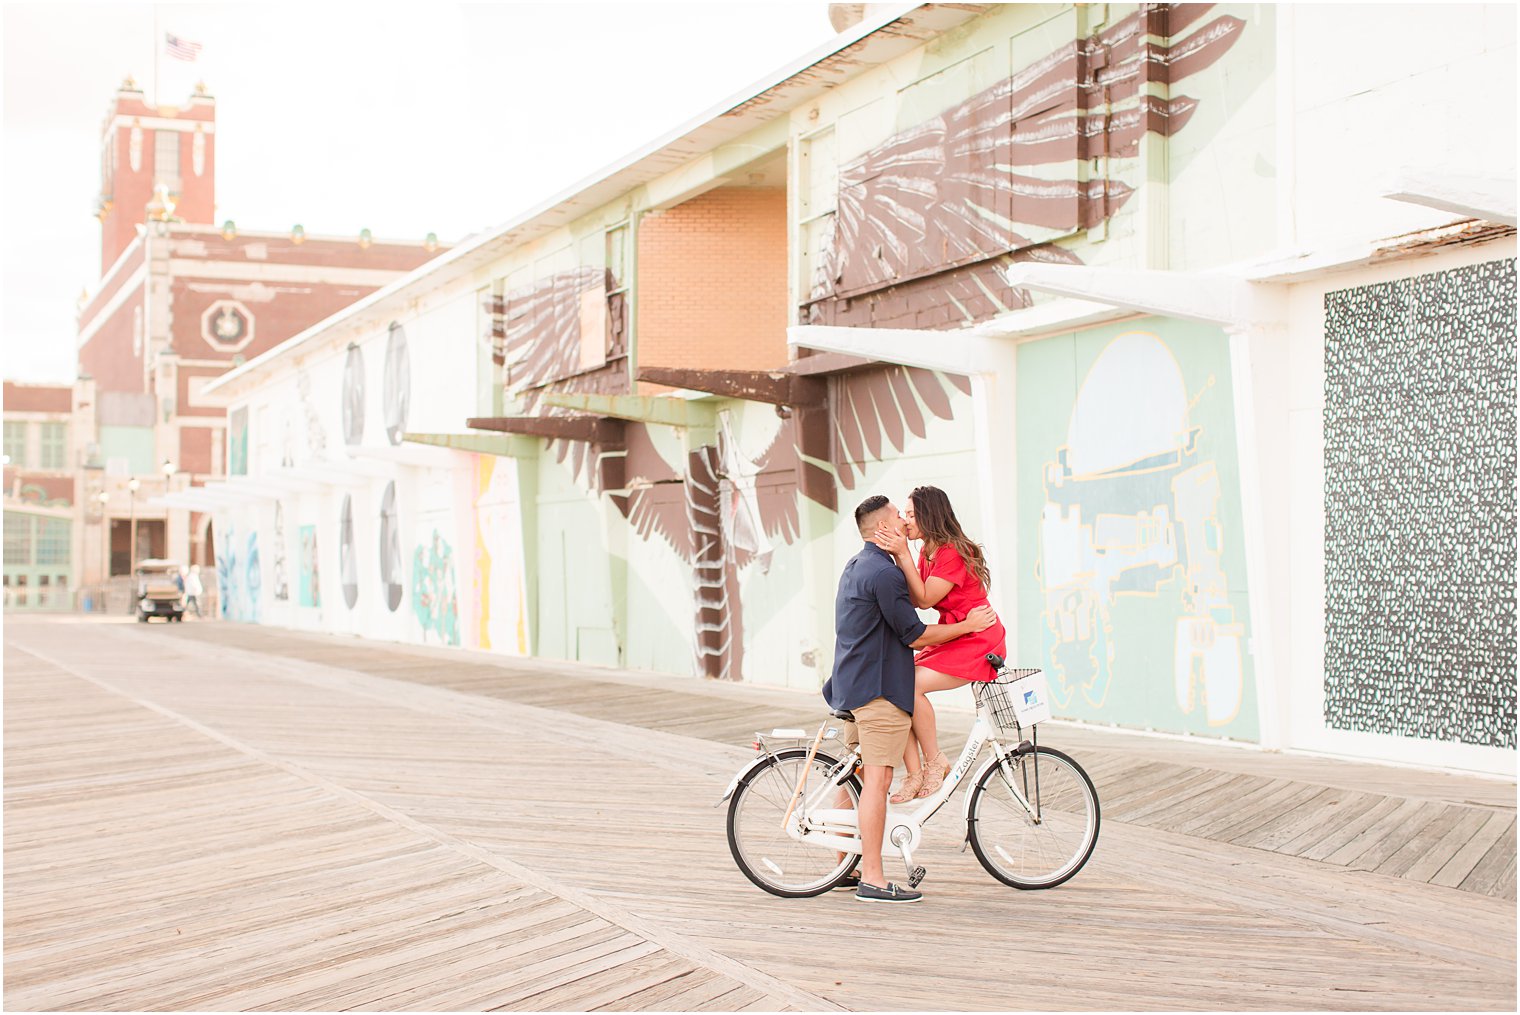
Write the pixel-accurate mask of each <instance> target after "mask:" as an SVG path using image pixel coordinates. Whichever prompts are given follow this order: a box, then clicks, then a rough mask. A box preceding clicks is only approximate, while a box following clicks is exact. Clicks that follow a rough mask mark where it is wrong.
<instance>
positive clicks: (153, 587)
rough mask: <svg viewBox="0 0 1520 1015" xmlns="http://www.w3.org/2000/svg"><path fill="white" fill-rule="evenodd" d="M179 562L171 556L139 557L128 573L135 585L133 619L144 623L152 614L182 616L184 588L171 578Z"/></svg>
mask: <svg viewBox="0 0 1520 1015" xmlns="http://www.w3.org/2000/svg"><path fill="white" fill-rule="evenodd" d="M178 576H179V563H178V562H177V561H173V560H157V559H149V560H140V561H138V562H137V571H136V572H135V573H134V574H133V576H132V581H133V584H134V585H135V586H136V588H137V619H138V620H139V621H141V622H142V623H144V624H146V623H147V622H148V621H149V620H151V619H152V618H154V617H163V618H164V620H166V621H175V620H180V621H182V620H184V619H185V601H184V600H185V595H184V591H183V590H182V589H181V588H180V586H179V585H178V584H177V583H176V582H175V580H174V579H175V578H177V577H178Z"/></svg>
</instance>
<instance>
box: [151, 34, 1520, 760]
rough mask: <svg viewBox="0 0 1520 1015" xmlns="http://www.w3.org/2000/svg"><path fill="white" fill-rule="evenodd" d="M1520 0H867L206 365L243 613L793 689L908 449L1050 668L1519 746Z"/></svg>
mask: <svg viewBox="0 0 1520 1015" xmlns="http://www.w3.org/2000/svg"><path fill="white" fill-rule="evenodd" d="M1513 19H1514V13H1513V10H1512V9H1510V8H1502V7H1473V8H1461V9H1457V10H1454V11H1445V12H1442V13H1440V14H1439V15H1438V14H1437V13H1436V12H1435V11H1434V10H1432V11H1430V12H1421V11H1416V10H1412V9H1408V8H1399V9H1398V10H1397V11H1396V12H1394V11H1393V10H1392V9H1390V12H1388V16H1387V17H1383V18H1371V19H1369V18H1367V17H1365V16H1364V14H1362V13H1358V9H1352V8H1341V7H1324V8H1318V7H1316V8H1309V7H1274V6H1271V5H1207V4H1203V5H1139V6H1136V5H1128V6H1126V5H1078V6H1069V5H1064V6H1063V5H1033V4H1019V5H954V6H941V5H922V6H920V7H918V8H915V9H913V10H912V11H911V12H909V13H906V14H905V13H902V12H901V11H900V10H894V11H891V12H886V13H880V12H876V13H870V14H868V15H867V18H866V20H865V21H862V22H860V23H858V24H855V25H853V26H851V27H848V28H846V29H845V30H844V31H843V32H842V33H841V35H840V36H839V37H838V39H837V40H835V42H833V43H832V44H830V45H829V46H826V47H824V48H823V49H821V50H819V51H817V52H814V53H811V54H808V55H807V56H805V57H804V58H802V59H800V60H799V61H797V62H796V63H795V64H793V65H791V66H789V67H787V68H784V69H783V70H782V71H781V72H779V73H778V74H777V75H776V76H775V77H774V78H773V79H772V80H770V81H768V82H766V83H764V84H762V85H761V86H759V87H758V88H757V89H756V90H755V91H753V92H751V93H746V94H745V95H742V96H738V97H735V98H734V99H732V100H730V101H728V102H725V103H724V104H722V105H721V106H719V107H717V108H716V109H715V110H714V111H713V112H712V113H711V114H710V115H708V116H705V117H703V118H700V119H699V120H697V121H694V122H693V123H692V124H689V125H688V126H687V127H685V128H683V129H682V130H680V131H677V132H675V133H673V134H672V135H670V136H668V137H665V138H662V139H659V140H658V141H656V142H654V143H652V144H651V145H650V146H648V147H646V148H645V149H642V150H641V152H640V153H638V154H636V155H635V156H632V157H630V158H628V159H625V160H624V161H622V162H620V163H617V164H615V165H614V166H612V167H610V168H609V169H608V170H607V171H606V172H605V173H603V174H601V175H600V176H599V177H597V178H596V179H595V180H594V181H593V182H591V183H590V184H588V185H586V186H583V187H580V188H577V189H576V190H574V191H571V192H567V193H566V194H564V195H561V196H560V197H559V198H557V199H556V200H555V201H553V202H550V204H549V205H548V206H546V208H545V209H544V210H540V211H538V212H535V213H534V214H532V215H529V216H526V217H524V218H522V219H519V220H516V221H513V222H510V223H508V224H507V225H505V226H503V227H502V228H501V229H499V230H497V231H495V232H493V233H490V234H488V235H486V236H484V237H482V238H480V239H478V240H476V241H475V242H474V243H472V244H470V245H469V246H468V247H463V248H459V249H457V250H455V251H451V252H450V254H449V255H447V256H445V257H441V258H439V260H438V261H437V262H435V263H434V264H433V265H431V266H429V268H428V269H427V270H426V271H423V272H418V273H416V274H414V275H412V276H409V277H408V278H406V279H404V280H402V281H400V282H397V283H395V284H393V285H392V286H389V287H387V288H385V289H382V290H380V291H379V292H376V293H375V294H373V295H372V296H371V297H369V298H368V299H367V300H365V301H363V302H361V303H359V304H356V305H355V306H354V307H352V308H350V310H348V311H345V312H344V313H343V314H340V315H338V316H337V317H335V318H333V319H331V320H329V321H326V322H324V323H322V324H321V325H318V326H316V327H314V328H311V329H308V330H307V331H305V332H303V333H302V334H300V335H298V336H296V337H295V338H293V339H291V340H290V341H289V342H287V343H285V344H284V345H282V346H280V347H278V348H276V349H274V350H272V351H271V352H269V353H267V354H265V355H264V356H262V357H260V358H258V359H256V360H253V361H251V362H249V363H248V364H246V365H245V366H243V367H241V368H239V369H237V370H236V371H234V372H233V373H231V374H229V375H228V376H227V377H225V378H223V379H221V380H219V381H216V382H214V383H213V384H212V385H210V388H211V393H212V394H214V395H215V396H217V397H223V398H226V399H227V400H228V403H229V405H230V406H231V407H232V418H233V419H234V421H236V420H239V419H241V420H245V421H246V425H247V426H248V427H249V428H250V429H249V438H248V442H249V444H248V446H249V448H250V449H257V450H249V451H247V452H246V455H247V459H246V460H247V462H248V463H249V464H248V471H247V476H246V478H243V479H238V478H233V479H229V480H228V481H227V483H225V484H219V485H213V486H212V487H211V488H209V489H207V490H204V491H201V492H199V493H197V494H194V495H185V499H181V500H180V501H179V503H181V504H183V505H186V506H187V507H190V506H193V507H195V509H197V510H202V511H206V512H209V513H211V514H212V515H213V516H214V518H215V525H216V529H217V532H218V536H217V539H218V541H219V544H220V542H221V540H222V539H223V536H222V533H224V532H226V533H229V534H230V535H229V537H228V538H230V539H232V540H233V541H234V542H236V544H237V546H238V551H239V554H240V556H238V557H237V558H235V559H234V561H233V565H234V566H230V567H229V568H228V569H227V570H226V572H225V574H220V573H219V577H220V578H221V579H222V580H223V581H224V582H225V583H226V590H227V593H228V595H227V598H226V600H225V602H226V604H227V611H228V612H227V615H228V616H229V617H236V618H240V619H246V620H258V621H261V622H270V623H279V624H287V625H291V626H298V627H309V628H313V629H322V630H334V631H352V632H355V633H360V634H364V635H368V636H373V637H382V638H392V639H399V640H411V641H437V642H441V643H443V644H451V645H460V646H465V647H472V648H481V649H489V650H492V651H505V652H509V653H531V654H537V655H543V656H549V657H554V658H566V659H582V660H587V661H592V662H600V663H605V664H610V665H624V666H631V667H636V668H650V669H656V670H664V671H668V672H677V673H694V674H699V675H703V676H708V677H715V678H724V679H742V680H748V681H754V682H761V683H771V684H780V685H787V686H793V687H799V688H808V689H813V688H817V687H818V686H819V685H820V684H821V683H822V681H823V679H825V678H826V677H827V675H828V673H829V667H830V663H831V658H830V657H831V652H832V647H833V635H832V631H833V618H832V616H831V611H830V609H829V604H830V603H832V602H833V590H834V584H835V581H836V579H837V574H838V570H839V567H840V566H841V565H842V563H843V562H844V560H845V559H847V558H848V557H849V556H850V555H851V554H852V553H854V552H855V551H856V550H857V549H858V547H859V537H858V536H857V535H856V533H855V532H854V525H853V520H852V517H851V512H852V509H853V506H854V505H855V503H857V502H858V501H859V500H861V499H863V498H864V497H865V496H867V495H868V494H871V493H876V492H882V493H887V494H888V495H890V496H892V497H893V498H894V500H895V501H897V502H898V503H899V505H901V504H902V503H903V501H904V500H905V498H906V495H907V492H908V491H909V490H911V489H912V488H913V487H915V486H918V485H923V484H932V485H936V486H940V487H942V488H943V489H944V490H945V491H946V492H947V493H948V494H949V495H950V498H951V500H952V502H953V503H954V505H955V507H956V510H957V513H958V515H959V516H960V519H961V521H962V523H963V525H964V526H965V528H966V529H967V531H968V532H970V533H971V534H972V535H973V536H974V537H975V538H976V539H978V540H979V541H980V542H982V543H983V544H984V545H985V547H986V549H987V552H988V555H989V558H990V562H991V565H992V574H993V587H992V598H993V602H994V605H995V606H997V607H998V609H999V612H1000V614H1001V616H1002V618H1003V621H1004V624H1005V626H1006V627H1007V629H1008V632H1009V641H1010V644H1009V650H1010V654H1011V655H1012V656H1013V657H1014V658H1017V659H1019V660H1020V661H1022V662H1023V663H1025V664H1026V665H1038V666H1041V667H1043V668H1044V669H1045V670H1046V672H1047V674H1048V675H1049V677H1050V681H1051V686H1052V691H1053V694H1054V696H1055V699H1056V701H1055V707H1056V712H1057V714H1058V715H1059V716H1062V717H1064V718H1067V719H1070V720H1079V721H1085V722H1093V723H1103V724H1112V725H1116V726H1121V727H1126V728H1134V729H1140V730H1154V731H1162V732H1168V733H1175V734H1189V735H1198V736H1208V737H1216V738H1218V737H1223V738H1229V739H1232V740H1240V741H1244V742H1248V743H1253V744H1258V745H1261V746H1264V747H1267V748H1272V749H1302V750H1315V751H1326V752H1332V753H1339V754H1347V755H1353V756H1359V757H1367V758H1377V759H1383V760H1398V761H1406V762H1411V763H1418V764H1429V765H1436V766H1445V767H1453V768H1462V769H1469V770H1478V771H1489V772H1500V773H1512V772H1513V770H1514V746H1515V741H1514V737H1515V731H1514V724H1515V695H1514V682H1513V662H1514V655H1515V596H1514V593H1515V589H1514V582H1513V566H1514V558H1513V554H1514V536H1515V497H1514V473H1513V468H1514V464H1513V463H1514V435H1515V406H1516V388H1515V376H1514V353H1515V317H1514V255H1515V247H1514V244H1515V241H1514V236H1515V221H1514V196H1513V190H1514V187H1513V179H1514V158H1513V150H1514V136H1513V131H1514V127H1513V124H1514V117H1513V116H1512V115H1511V116H1501V117H1499V118H1497V119H1495V118H1494V117H1492V116H1491V115H1490V111H1488V110H1486V109H1480V108H1477V107H1474V106H1472V105H1471V104H1470V103H1468V102H1467V100H1466V98H1465V97H1466V96H1469V95H1471V94H1478V93H1482V94H1496V95H1497V94H1500V93H1502V94H1503V95H1504V96H1505V98H1501V99H1499V100H1497V101H1499V102H1500V103H1501V105H1502V104H1503V103H1505V102H1508V103H1510V104H1511V108H1512V103H1513V99H1512V95H1513V92H1514V89H1513V87H1511V86H1512V85H1513V84H1514V73H1515V72H1514V69H1513V62H1512V60H1511V57H1512V56H1513V41H1512V40H1513V37H1514V32H1513V28H1514V23H1513ZM1352 35H1355V36H1356V37H1358V38H1368V39H1371V40H1372V41H1371V43H1370V44H1373V45H1375V48H1376V49H1377V51H1378V52H1379V53H1380V54H1383V57H1384V58H1383V59H1379V60H1378V61H1376V62H1375V63H1372V62H1366V61H1348V60H1345V59H1343V58H1340V57H1338V56H1336V53H1337V52H1338V50H1337V49H1336V47H1337V46H1339V45H1341V44H1342V43H1343V40H1344V39H1346V38H1347V37H1350V36H1352ZM1390 68H1393V69H1390ZM1500 85H1503V87H1500ZM1411 110H1413V111H1416V112H1417V113H1418V115H1419V117H1420V119H1421V122H1422V123H1429V124H1431V125H1433V126H1432V130H1434V131H1436V132H1437V133H1439V134H1440V136H1441V139H1442V144H1441V145H1426V144H1424V143H1421V144H1415V143H1413V142H1412V140H1411V137H1410V135H1409V134H1408V133H1407V132H1402V131H1398V130H1392V129H1390V128H1389V125H1390V123H1391V122H1393V121H1394V120H1395V119H1398V120H1400V121H1401V122H1402V121H1403V120H1404V119H1407V117H1409V116H1410V115H1411ZM1351 165H1375V166H1377V167H1378V171H1377V172H1376V173H1371V172H1368V173H1349V174H1348V172H1347V167H1348V166H1351ZM1473 167H1485V170H1484V172H1485V173H1487V172H1488V171H1489V170H1488V168H1487V167H1496V168H1494V169H1493V172H1492V175H1484V174H1483V173H1479V172H1476V171H1475V170H1474V169H1473ZM377 396H378V397H377ZM233 425H234V428H236V427H237V426H239V425H241V424H239V423H237V422H234V424H233ZM287 434H288V436H287ZM339 434H341V435H342V436H341V440H340V438H339V436H338V435H339ZM287 449H288V450H287ZM242 453H243V452H240V451H239V450H238V445H237V444H236V443H235V442H234V443H233V444H231V445H229V451H228V452H227V454H228V456H229V459H231V458H232V457H234V456H236V455H239V454H242ZM277 560H278V561H281V562H283V563H281V564H278V565H277V564H275V563H274V562H275V561H277ZM238 561H241V563H242V566H236V565H237V562H238ZM323 573H325V574H329V575H331V574H336V575H337V582H338V588H339V590H340V591H339V593H338V594H337V595H336V596H335V595H334V594H333V592H332V591H331V590H332V585H331V582H329V583H328V588H327V589H326V590H323V592H324V594H322V595H321V596H320V597H318V596H316V595H306V594H304V593H302V592H300V591H299V590H301V589H306V588H308V587H317V586H318V585H320V582H319V581H318V579H317V576H318V575H320V574H323ZM291 575H295V576H296V577H295V578H291V577H290V576H291ZM272 584H273V585H274V586H275V589H274V590H271V585H272ZM281 588H283V589H284V595H279V594H277V593H278V591H279V590H280V589H281ZM291 589H296V590H298V591H296V592H291Z"/></svg>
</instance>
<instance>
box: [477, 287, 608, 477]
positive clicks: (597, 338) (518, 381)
mask: <svg viewBox="0 0 1520 1015" xmlns="http://www.w3.org/2000/svg"><path fill="white" fill-rule="evenodd" d="M617 288H618V281H617V279H616V278H614V277H613V275H612V273H611V272H610V271H608V270H607V269H605V268H600V267H595V266H591V267H582V268H577V269H574V270H573V271H564V272H558V273H556V274H553V275H549V276H547V277H545V278H542V279H539V280H538V281H536V282H534V283H533V284H532V285H530V286H525V287H523V288H521V289H516V290H513V291H512V292H509V293H507V294H506V295H504V296H502V297H499V298H497V299H495V300H492V301H490V302H489V303H488V308H489V310H490V313H491V342H492V358H493V359H494V360H495V362H496V363H497V364H498V365H500V366H502V367H503V368H504V370H505V373H506V390H507V393H508V394H510V395H512V396H514V397H516V398H518V399H520V401H521V402H522V405H523V408H524V409H525V410H527V411H530V412H531V411H534V410H537V411H538V412H539V413H540V414H541V415H545V416H556V415H575V413H574V412H572V411H571V410H566V409H558V408H555V407H552V406H542V407H540V406H539V396H540V395H541V394H542V393H544V392H546V391H553V392H561V391H565V392H590V393H603V394H622V393H625V392H627V391H628V371H627V363H626V361H627V353H628V349H627V331H628V313H627V301H626V298H625V294H624V293H622V292H613V290H615V289H617ZM547 446H548V448H549V449H550V450H551V451H552V452H553V453H554V456H555V460H556V461H558V462H560V463H562V464H565V465H566V466H567V467H568V468H569V469H570V471H571V473H572V474H573V475H574V477H575V478H576V481H577V482H583V483H586V484H587V485H588V486H589V487H590V488H591V489H594V490H597V491H602V490H605V489H609V488H615V486H616V485H617V484H613V487H609V486H608V483H607V482H606V479H607V477H606V476H604V472H605V471H606V470H605V468H604V463H603V461H602V459H603V449H601V448H599V447H598V446H596V445H594V444H590V443H587V442H585V441H571V440H558V439H549V440H547Z"/></svg>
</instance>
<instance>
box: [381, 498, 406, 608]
mask: <svg viewBox="0 0 1520 1015" xmlns="http://www.w3.org/2000/svg"><path fill="white" fill-rule="evenodd" d="M380 585H381V587H382V589H383V591H384V593H385V606H386V608H387V609H388V610H390V611H391V612H392V613H395V612H396V610H397V609H398V608H399V607H400V606H401V594H402V586H401V516H400V513H399V512H398V511H397V510H396V481H395V480H394V479H393V480H391V481H390V482H389V483H386V484H385V493H384V494H383V495H382V496H381V498H380Z"/></svg>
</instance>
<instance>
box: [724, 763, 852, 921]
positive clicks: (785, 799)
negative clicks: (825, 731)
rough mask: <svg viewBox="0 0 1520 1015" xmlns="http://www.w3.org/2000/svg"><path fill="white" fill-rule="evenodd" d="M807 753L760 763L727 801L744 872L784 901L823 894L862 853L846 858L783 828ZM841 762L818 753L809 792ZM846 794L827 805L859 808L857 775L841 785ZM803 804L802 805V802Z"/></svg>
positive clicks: (731, 835)
mask: <svg viewBox="0 0 1520 1015" xmlns="http://www.w3.org/2000/svg"><path fill="white" fill-rule="evenodd" d="M807 754H808V752H807V751H806V750H805V749H803V748H788V749H787V750H784V751H778V752H776V756H775V757H774V758H771V759H769V760H767V761H766V762H765V763H764V764H762V765H760V766H759V767H757V768H756V769H755V770H754V771H753V772H751V773H750V774H749V776H748V777H747V778H746V779H745V780H744V781H743V782H741V783H739V786H738V788H737V789H735V790H734V796H733V800H732V801H731V802H730V803H729V805H728V848H729V850H730V851H731V852H732V853H733V854H734V862H735V863H737V864H738V865H739V869H740V870H741V871H743V872H744V876H745V877H747V878H749V879H750V880H751V881H753V882H754V883H755V884H756V885H759V886H760V887H761V888H763V889H765V890H766V891H767V892H770V893H771V894H772V895H779V896H781V897H782V898H786V899H803V898H807V897H809V896H812V895H822V894H823V893H824V892H826V891H828V890H829V889H831V888H833V887H834V886H836V885H838V884H839V883H840V882H841V881H843V880H844V878H845V875H847V874H849V873H850V871H852V870H854V869H855V865H856V864H857V863H859V862H860V855H859V854H858V853H845V854H844V855H843V857H841V856H840V854H838V853H835V852H834V851H833V850H832V849H825V848H822V847H820V846H818V845H817V844H816V843H811V842H798V841H797V840H796V839H794V838H792V837H791V836H789V835H787V834H786V832H784V831H782V828H781V822H782V821H783V819H785V817H786V811H787V807H788V806H789V805H790V804H791V802H792V794H793V792H794V791H795V790H796V787H797V781H798V779H800V778H801V776H802V766H803V764H804V763H805V762H806V761H807ZM838 765H839V762H838V761H837V760H836V759H834V758H831V757H829V756H828V755H827V754H815V755H814V756H813V764H812V768H811V769H810V770H809V772H808V778H807V784H808V788H807V792H809V793H811V792H812V791H813V790H814V789H816V788H817V787H818V785H819V784H820V783H822V782H823V780H824V778H825V777H826V776H827V775H828V774H829V772H831V771H832V770H833V769H835V768H836V767H838ZM840 790H841V792H842V793H843V794H844V795H843V798H841V799H839V800H835V801H832V802H831V803H830V804H829V806H832V807H839V808H845V807H848V808H851V809H853V808H855V806H856V805H857V804H858V803H859V801H860V782H859V780H857V779H856V778H855V777H854V776H853V775H852V776H851V777H850V778H849V779H847V780H846V781H845V783H844V785H843V786H842V787H841V788H840ZM799 806H800V805H799Z"/></svg>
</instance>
